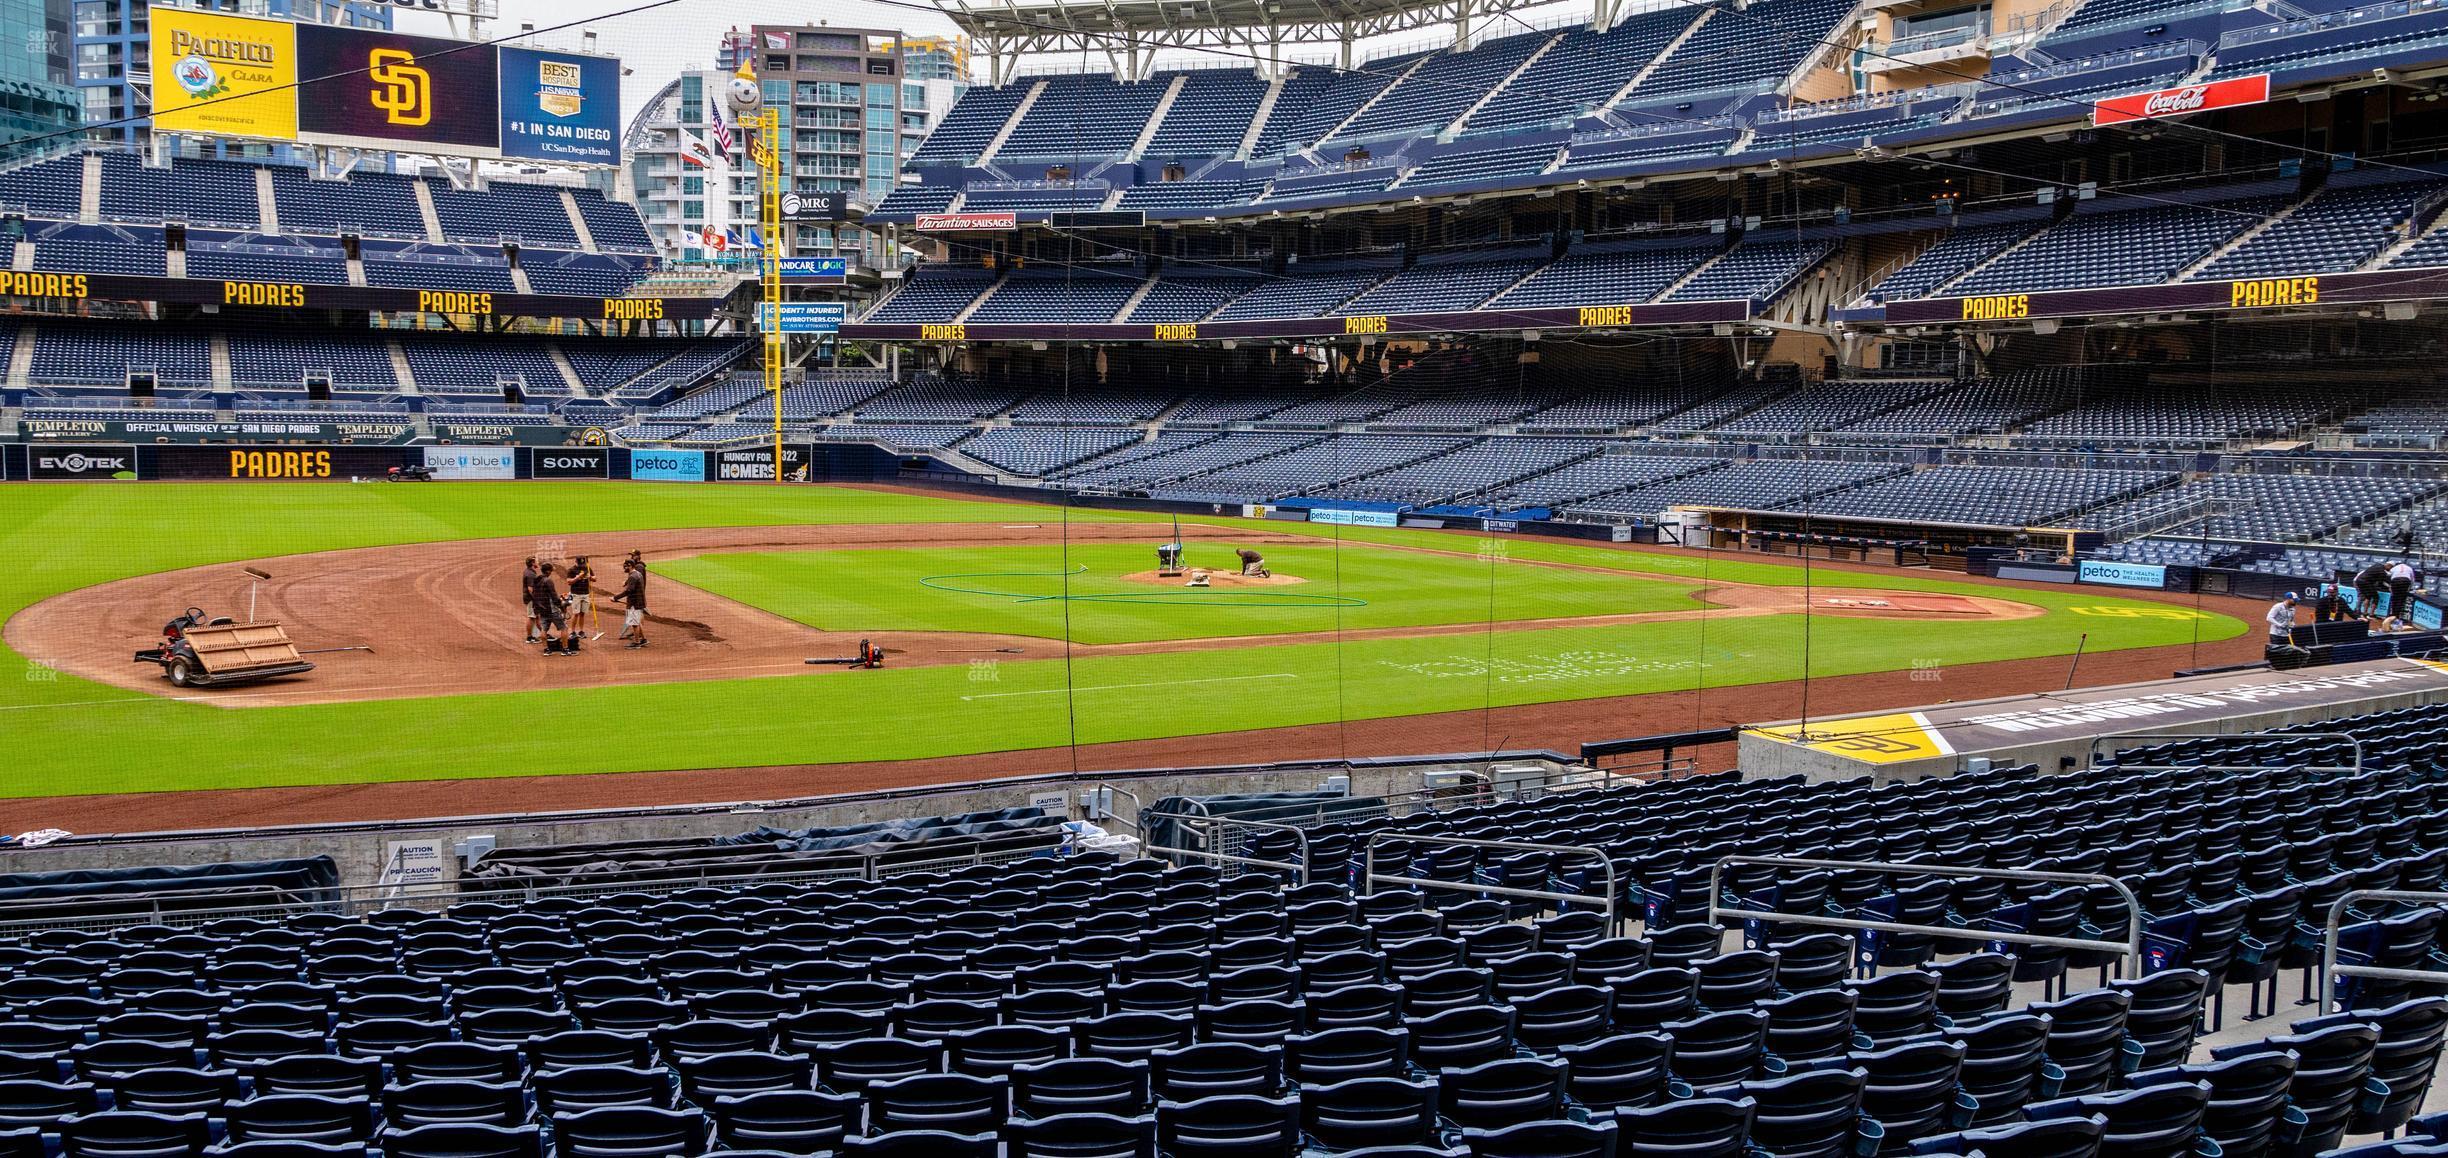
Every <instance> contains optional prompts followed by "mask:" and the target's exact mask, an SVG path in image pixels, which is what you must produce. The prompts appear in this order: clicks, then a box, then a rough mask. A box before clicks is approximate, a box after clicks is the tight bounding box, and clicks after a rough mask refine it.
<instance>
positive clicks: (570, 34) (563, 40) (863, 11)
mask: <svg viewBox="0 0 2448 1158" xmlns="http://www.w3.org/2000/svg"><path fill="white" fill-rule="evenodd" d="M497 2H498V4H499V6H500V10H501V19H500V21H499V22H498V23H495V24H492V25H489V26H488V27H487V28H486V32H485V34H486V36H487V38H500V37H504V36H510V35H513V34H515V33H516V32H517V31H518V27H519V25H521V24H534V25H536V26H537V27H539V28H541V27H545V26H549V25H554V24H561V23H566V22H568V21H571V20H574V19H577V18H579V17H582V16H584V15H586V14H588V13H593V12H611V11H618V10H620V9H623V8H630V7H635V6H636V5H638V4H639V3H641V2H644V0H497ZM1693 2H1694V0H1632V2H1631V3H1629V4H1627V5H1625V11H1626V12H1627V13H1629V12H1640V11H1646V10H1649V9H1652V8H1661V7H1667V6H1670V5H1678V4H1690V3H1693ZM1589 13H1590V3H1589V0H1535V2H1533V3H1530V4H1527V5H1525V6H1524V7H1522V8H1519V9H1516V10H1514V11H1513V12H1512V13H1511V14H1509V15H1496V16H1489V17H1486V18H1483V19H1482V20H1481V21H1480V22H1479V24H1478V35H1479V37H1480V38H1481V39H1483V40H1485V39H1496V38H1499V37H1505V36H1511V35H1514V34H1516V33H1519V32H1522V31H1525V30H1527V29H1529V28H1531V27H1534V26H1535V27H1541V28H1545V27H1554V26H1558V25H1564V24H1571V23H1578V22H1580V21H1583V20H1587V19H1588V18H1589ZM759 22H763V23H769V24H832V25H836V26H840V27H845V28H877V29H886V30H891V31H896V32H900V33H903V34H906V35H910V36H944V35H951V34H953V33H955V32H956V31H957V29H955V28H954V27H953V25H952V21H951V20H950V19H949V18H947V17H945V16H944V15H943V14H942V13H940V12H937V11H935V10H934V9H933V6H932V5H931V4H926V5H924V6H922V7H921V6H904V5H902V4H878V3H873V2H872V0H679V2H678V3H675V4H671V5H668V6H666V7H662V8H657V9H654V10H653V11H651V12H642V13H638V14H635V15H630V16H620V17H615V18H612V19H609V20H599V21H596V22H594V23H593V24H592V25H590V26H589V27H592V28H593V29H594V31H595V33H596V35H597V37H598V38H599V39H598V43H597V50H598V51H601V52H605V53H609V54H611V55H614V56H618V57H620V58H621V60H622V63H624V64H626V65H627V66H628V67H629V69H630V71H631V75H630V76H629V77H628V78H627V79H626V80H625V81H624V82H623V85H622V89H621V102H622V105H623V108H622V109H621V114H622V115H621V120H622V123H623V124H626V123H628V121H629V120H630V119H631V118H633V117H635V116H636V114H637V111H638V109H639V108H641V107H643V106H644V105H645V103H646V99H647V98H648V97H651V96H653V95H654V94H655V92H656V91H657V90H659V89H661V88H662V87H663V85H664V84H665V83H667V82H669V81H670V80H671V79H672V77H674V76H675V75H677V74H679V73H680V72H681V71H683V70H685V69H691V68H711V67H713V65H714V48H715V43H716V42H717V41H718V40H719V39H720V38H721V36H722V34H723V33H724V32H725V31H727V30H729V29H731V28H733V27H739V28H746V27H748V26H749V25H752V24H756V23H759ZM399 26H400V27H401V28H402V29H403V30H405V31H414V32H427V33H433V34H444V33H445V32H446V29H445V27H444V25H443V22H442V18H441V17H440V16H436V15H430V14H425V13H414V14H412V13H409V12H406V11H402V12H401V14H400V17H399ZM580 32H581V29H579V28H570V29H567V30H564V31H561V32H557V33H552V34H549V35H543V34H540V35H538V36H536V37H535V38H533V40H531V41H530V43H536V44H539V45H541V46H542V47H545V48H558V49H564V50H572V51H574V50H576V49H577V48H578V47H579V38H580ZM1452 40H1453V32H1452V29H1451V28H1450V27H1449V26H1446V25H1442V24H1428V25H1423V26H1421V27H1418V28H1414V29H1410V30H1407V31H1404V32H1400V33H1396V34H1394V35H1391V36H1385V37H1378V38H1375V39H1372V40H1369V41H1367V42H1364V44H1363V45H1362V47H1361V51H1360V53H1359V55H1360V56H1361V57H1362V58H1364V59H1365V58H1367V57H1370V56H1377V55H1382V54H1384V53H1387V52H1392V51H1398V50H1409V49H1415V48H1427V47H1431V46H1435V45H1442V44H1450V43H1452ZM1332 52H1333V48H1332V46H1331V45H1315V44H1311V45H1300V46H1296V47H1294V48H1292V49H1291V50H1290V51H1289V52H1288V53H1287V54H1286V55H1288V56H1290V57H1292V58H1293V59H1295V60H1324V59H1326V58H1327V57H1328V56H1330V55H1331V53H1332ZM1218 59H1221V57H1219V56H1218V55H1217V54H1213V53H1203V52H1179V51H1168V52H1164V53H1160V54H1159V55H1158V61H1159V64H1160V66H1161V65H1162V64H1170V63H1175V62H1177V61H1189V62H1194V63H1196V64H1199V65H1211V64H1212V63H1213V62H1214V61H1216V60H1218ZM1029 63H1033V62H1024V64H1023V67H1024V68H1026V67H1027V65H1028V64H1029ZM1044 63H1045V64H1047V65H1051V66H1057V67H1061V68H1063V69H1066V70H1068V69H1073V68H1077V67H1079V66H1080V64H1081V61H1080V60H1079V58H1078V57H1077V55H1076V54H1072V55H1068V56H1066V57H1065V58H1064V59H1061V60H1047V61H1045V62H1044ZM1086 63H1087V64H1088V66H1089V67H1091V68H1100V67H1103V66H1104V61H1103V59H1102V58H1101V57H1097V58H1091V59H1090V60H1088V61H1087V62H1086ZM976 71H978V72H980V73H982V72H983V68H982V67H980V68H979V69H977V70H976Z"/></svg>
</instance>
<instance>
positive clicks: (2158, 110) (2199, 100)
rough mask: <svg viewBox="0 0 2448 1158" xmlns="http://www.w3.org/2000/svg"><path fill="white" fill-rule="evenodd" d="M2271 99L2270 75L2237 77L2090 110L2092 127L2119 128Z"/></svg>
mask: <svg viewBox="0 0 2448 1158" xmlns="http://www.w3.org/2000/svg"><path fill="white" fill-rule="evenodd" d="M2268 99H2270V78H2269V74H2268V73H2266V72H2264V73H2259V74H2256V75H2253V76H2239V77H2234V78H2232V79H2229V80H2214V81H2210V82H2209V83H2207V84H2188V85H2184V86H2182V87H2180V88H2163V89H2160V90H2159V91H2157V92H2138V93H2130V94H2127V95H2125V96H2120V97H2109V98H2108V99H2106V100H2103V101H2100V102H2099V103H2098V104H2095V105H2093V106H2092V107H2091V123H2092V124H2094V125H2121V124H2124V123H2126V122H2128V121H2149V120H2157V119H2159V118H2161V117H2182V116H2189V115H2191V114H2193V113H2204V112H2209V111H2210V110H2212V109H2232V108H2241V107H2243V106H2245V105H2257V104H2260V103H2262V102H2264V101H2267V100H2268Z"/></svg>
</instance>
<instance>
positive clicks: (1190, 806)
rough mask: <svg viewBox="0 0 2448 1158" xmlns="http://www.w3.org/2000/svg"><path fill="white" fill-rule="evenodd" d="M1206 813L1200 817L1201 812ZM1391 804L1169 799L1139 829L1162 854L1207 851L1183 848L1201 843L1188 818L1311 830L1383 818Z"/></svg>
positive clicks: (1329, 796)
mask: <svg viewBox="0 0 2448 1158" xmlns="http://www.w3.org/2000/svg"><path fill="white" fill-rule="evenodd" d="M1202 806H1203V807H1204V808H1205V810H1206V811H1205V812H1204V813H1203V814H1202V813H1201V812H1200V809H1201V807H1202ZM1384 807H1385V799H1384V798H1383V797H1378V796H1351V795H1347V794H1345V793H1341V792H1246V793H1241V794H1238V795H1231V796H1165V797H1160V798H1158V799H1157V801H1156V802H1155V803H1154V804H1150V805H1148V806H1147V807H1146V808H1144V809H1142V810H1140V813H1139V827H1140V829H1141V830H1142V832H1143V833H1144V834H1145V835H1146V837H1147V842H1148V844H1150V845H1153V846H1158V847H1162V848H1203V847H1204V846H1203V845H1199V844H1183V843H1181V842H1182V841H1183V840H1185V839H1186V840H1197V839H1198V838H1197V837H1196V836H1193V835H1189V834H1186V833H1184V832H1183V830H1182V822H1181V820H1180V818H1181V817H1183V816H1199V815H1207V816H1220V817H1227V818H1230V817H1247V818H1248V819H1251V820H1266V821H1274V822H1276V823H1278V824H1298V825H1301V826H1303V827H1307V826H1309V825H1311V824H1315V823H1317V822H1318V821H1320V820H1333V819H1335V818H1337V817H1340V816H1344V815H1348V814H1352V813H1359V814H1361V815H1366V816H1375V815H1378V814H1379V812H1380V811H1381V810H1383V809H1384Z"/></svg>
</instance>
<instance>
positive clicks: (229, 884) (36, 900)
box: [0, 856, 340, 921]
mask: <svg viewBox="0 0 2448 1158" xmlns="http://www.w3.org/2000/svg"><path fill="white" fill-rule="evenodd" d="M339 883H340V869H339V866H338V865H335V864H333V863H332V859H331V858H330V857H328V856H317V857H306V858H302V859H296V860H259V861H238V862H233V863H228V864H171V865H142V866H137V867H134V868H114V869H62V870H59V871H57V872H39V873H5V874H0V920H10V921H20V920H70V919H75V918H79V917H99V916H109V915H112V914H120V913H130V912H146V911H151V910H156V909H163V910H167V909H211V908H223V907H237V906H243V905H249V904H259V903H262V904H268V903H281V902H296V901H323V900H329V899H331V896H332V894H331V893H329V892H328V890H330V889H332V888H334V887H335V886H337V885H338V884H339Z"/></svg>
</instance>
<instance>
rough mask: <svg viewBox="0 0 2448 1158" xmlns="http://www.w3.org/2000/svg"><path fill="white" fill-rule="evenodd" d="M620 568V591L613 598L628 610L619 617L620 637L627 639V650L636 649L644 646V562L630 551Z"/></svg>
mask: <svg viewBox="0 0 2448 1158" xmlns="http://www.w3.org/2000/svg"><path fill="white" fill-rule="evenodd" d="M621 570H622V571H623V572H624V574H623V575H622V576H621V591H620V594H619V595H617V596H614V598H615V599H616V600H618V601H619V603H620V605H621V606H623V607H626V608H628V609H629V612H628V614H626V615H624V616H622V617H621V633H620V638H622V639H626V640H628V641H629V650H631V651H636V650H637V649H639V648H641V647H644V646H646V564H645V563H643V562H641V561H639V559H638V556H637V552H635V551H631V552H629V558H628V560H627V561H625V562H623V563H622V564H621Z"/></svg>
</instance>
